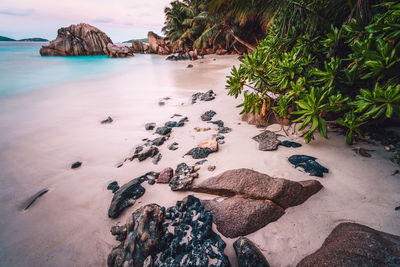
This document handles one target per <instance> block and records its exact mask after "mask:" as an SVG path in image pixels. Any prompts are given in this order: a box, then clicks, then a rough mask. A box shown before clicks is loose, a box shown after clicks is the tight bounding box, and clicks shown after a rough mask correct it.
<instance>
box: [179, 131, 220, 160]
mask: <svg viewBox="0 0 400 267" xmlns="http://www.w3.org/2000/svg"><path fill="white" fill-rule="evenodd" d="M220 138H221V137H220ZM218 140H221V139H218ZM217 151H218V142H217V136H216V135H215V136H213V137H211V138H210V139H208V140H206V141H203V142H201V143H200V144H198V146H197V147H195V148H192V149H191V150H189V151H188V152H187V153H186V154H185V156H186V155H189V156H192V158H194V159H204V158H206V157H208V155H210V154H211V153H214V152H217Z"/></svg>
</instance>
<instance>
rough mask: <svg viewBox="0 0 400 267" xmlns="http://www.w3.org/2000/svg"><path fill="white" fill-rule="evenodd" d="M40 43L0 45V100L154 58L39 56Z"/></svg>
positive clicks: (1, 43) (124, 67) (114, 70)
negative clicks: (0, 98)
mask: <svg viewBox="0 0 400 267" xmlns="http://www.w3.org/2000/svg"><path fill="white" fill-rule="evenodd" d="M46 44H47V43H41V42H0V97H5V96H12V95H16V94H21V93H24V92H28V91H32V90H35V89H38V88H43V87H48V86H51V85H57V84H59V83H63V82H66V81H74V80H78V79H83V78H92V77H96V76H103V75H108V74H112V73H113V72H118V71H120V70H124V69H126V68H132V67H133V66H140V64H141V63H143V62H144V61H154V60H159V59H157V58H153V57H149V56H147V57H146V56H144V55H136V56H135V57H133V58H108V57H107V56H69V57H67V56H62V57H42V56H40V54H39V50H40V48H41V46H42V45H46Z"/></svg>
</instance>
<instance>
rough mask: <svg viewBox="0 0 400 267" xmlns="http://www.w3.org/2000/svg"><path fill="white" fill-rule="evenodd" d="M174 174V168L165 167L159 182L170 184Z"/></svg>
mask: <svg viewBox="0 0 400 267" xmlns="http://www.w3.org/2000/svg"><path fill="white" fill-rule="evenodd" d="M173 176H174V170H173V169H172V168H165V169H164V170H162V171H161V172H160V175H159V176H158V179H157V183H159V184H168V183H169V181H170V180H171V178H172V177H173Z"/></svg>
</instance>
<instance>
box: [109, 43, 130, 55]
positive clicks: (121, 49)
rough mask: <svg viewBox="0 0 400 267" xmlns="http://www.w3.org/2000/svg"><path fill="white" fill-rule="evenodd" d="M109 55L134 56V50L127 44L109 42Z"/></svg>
mask: <svg viewBox="0 0 400 267" xmlns="http://www.w3.org/2000/svg"><path fill="white" fill-rule="evenodd" d="M107 55H108V56H109V57H133V56H134V55H133V52H132V50H131V49H130V48H129V47H127V46H118V45H115V44H111V43H109V44H108V45H107Z"/></svg>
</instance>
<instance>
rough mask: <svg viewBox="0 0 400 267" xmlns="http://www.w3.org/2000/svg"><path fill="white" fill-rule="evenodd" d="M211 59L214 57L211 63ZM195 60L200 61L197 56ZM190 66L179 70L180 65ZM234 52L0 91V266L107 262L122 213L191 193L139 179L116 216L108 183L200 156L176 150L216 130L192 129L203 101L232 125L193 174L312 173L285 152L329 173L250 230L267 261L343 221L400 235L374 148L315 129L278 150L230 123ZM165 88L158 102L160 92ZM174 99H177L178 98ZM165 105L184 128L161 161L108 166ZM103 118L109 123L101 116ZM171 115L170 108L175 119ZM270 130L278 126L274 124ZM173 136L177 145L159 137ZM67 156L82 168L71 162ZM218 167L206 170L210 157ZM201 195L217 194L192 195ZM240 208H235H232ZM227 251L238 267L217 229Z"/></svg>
mask: <svg viewBox="0 0 400 267" xmlns="http://www.w3.org/2000/svg"><path fill="white" fill-rule="evenodd" d="M212 58H217V60H216V61H213V60H212ZM201 62H204V63H201ZM189 63H190V64H193V65H194V68H192V69H186V65H187V64H189ZM232 64H237V61H236V57H231V56H226V57H218V56H211V57H209V58H207V59H205V60H199V61H196V62H195V63H192V62H168V63H163V64H160V65H154V66H152V67H147V68H146V67H144V69H143V71H141V72H140V73H137V72H134V71H129V70H127V72H126V73H124V74H121V75H118V76H115V77H111V78H102V79H96V80H86V81H81V82H79V83H78V82H76V83H70V84H64V85H62V86H60V87H59V88H48V89H43V90H41V91H39V92H34V93H31V94H29V95H25V96H20V97H14V98H12V99H9V100H2V102H1V105H0V127H1V129H2V133H1V134H0V138H1V139H0V149H1V150H0V170H1V171H0V214H1V217H0V265H1V266H105V265H106V258H107V255H108V253H109V252H110V251H111V249H112V247H113V246H115V245H117V244H118V242H117V241H116V240H114V238H113V236H111V234H110V232H109V229H110V227H111V226H113V225H115V224H116V223H123V222H125V219H126V217H127V216H129V214H130V213H132V212H133V211H134V210H135V209H136V208H138V207H139V206H141V205H145V204H148V203H157V204H160V205H164V206H172V205H174V204H175V202H176V201H177V200H181V199H182V198H183V197H184V196H186V195H188V194H190V192H172V191H171V190H170V189H169V187H168V185H160V184H156V185H153V186H150V185H148V184H147V183H145V184H143V185H144V187H145V188H146V193H145V194H144V196H143V197H142V198H140V199H139V200H138V202H137V203H136V204H135V205H134V206H133V207H131V208H129V209H127V210H126V212H124V214H123V215H122V216H120V218H118V219H116V220H111V219H109V218H108V217H107V211H108V207H109V204H110V201H111V198H112V193H111V192H110V191H107V190H106V187H107V185H108V184H109V183H110V182H111V181H113V180H117V181H118V182H119V184H120V185H122V184H124V183H126V182H128V181H129V180H131V179H133V178H136V177H139V176H140V175H142V174H144V173H146V172H148V171H161V170H162V169H163V168H165V167H172V168H175V167H176V165H177V164H178V163H180V162H186V163H188V164H194V162H196V161H197V160H194V159H191V158H189V157H185V158H182V156H183V155H184V154H185V153H186V152H187V151H188V150H189V149H191V148H193V147H195V146H196V145H197V144H198V143H199V142H200V141H203V140H205V139H207V138H208V137H209V136H211V135H212V134H213V133H216V131H215V130H212V131H208V132H196V131H194V129H193V128H194V127H211V128H216V127H214V125H212V126H210V124H207V123H205V122H202V121H201V120H200V115H201V114H202V113H204V112H205V111H207V110H210V109H213V110H215V111H216V112H217V115H216V116H215V117H214V119H221V120H223V121H224V122H225V124H226V126H228V127H231V128H232V129H233V131H232V132H231V133H229V134H226V135H225V142H226V143H225V144H224V145H221V146H220V150H219V151H218V152H217V153H214V154H211V155H210V156H209V157H208V162H206V163H205V164H204V165H203V167H202V169H201V170H200V171H199V174H200V178H199V179H198V180H196V182H199V181H203V180H205V179H207V178H208V177H211V176H213V175H216V174H218V173H221V172H223V171H226V170H229V169H234V168H252V169H254V170H257V171H260V172H263V173H267V174H269V175H271V176H275V177H281V178H286V179H291V180H295V181H301V180H308V179H314V177H310V176H308V174H305V173H303V172H301V171H299V170H296V169H294V168H293V167H292V166H291V165H290V164H289V163H288V161H287V158H288V157H289V156H291V155H293V154H306V155H310V156H315V157H317V158H318V159H319V160H318V161H319V162H320V163H321V164H322V165H324V166H326V167H328V168H329V169H330V172H329V174H328V175H325V177H324V178H322V179H319V180H320V181H321V183H322V184H323V185H324V188H323V189H322V190H321V191H320V192H319V193H317V194H316V195H314V196H312V197H311V198H310V199H308V200H307V201H306V202H305V203H304V204H302V205H300V206H297V207H292V208H289V209H287V210H286V214H285V215H284V216H282V217H281V218H280V219H279V220H278V221H276V222H274V223H271V224H269V225H267V226H266V227H264V228H263V229H260V230H259V231H257V232H255V233H253V234H250V235H249V236H248V237H249V238H250V239H251V240H252V241H254V242H255V243H256V244H257V245H258V246H259V247H260V249H261V250H262V251H263V253H264V254H265V256H266V258H267V259H268V261H269V262H270V264H271V266H294V265H296V264H297V262H298V261H300V260H301V259H302V258H303V257H304V256H306V255H308V254H310V253H312V252H314V251H315V250H316V249H317V248H319V247H320V246H321V244H322V242H323V241H324V239H325V238H326V237H327V236H328V234H329V233H330V232H331V230H332V229H333V228H334V227H335V226H336V225H337V224H339V223H340V222H344V221H352V222H357V223H361V224H365V225H367V226H370V227H373V228H375V229H377V230H381V231H385V232H388V233H391V234H396V235H400V227H399V226H400V212H399V211H395V210H394V208H395V207H396V206H398V205H400V202H399V201H400V194H399V192H400V180H399V179H400V178H399V176H391V173H392V172H393V171H394V170H395V169H397V168H398V166H396V165H394V164H393V163H392V162H390V161H389V157H390V153H388V152H385V151H384V148H383V147H382V146H370V145H365V144H362V146H363V147H364V148H368V149H375V150H376V151H375V152H371V154H372V158H363V157H361V156H359V155H356V154H355V153H354V152H353V151H352V150H351V148H349V147H348V146H346V145H345V143H344V137H343V136H337V135H336V134H335V133H330V134H329V139H328V140H324V139H321V138H317V140H316V141H314V142H313V143H311V144H310V145H304V142H303V141H302V139H301V138H298V137H291V138H293V139H294V140H296V141H300V142H301V143H303V147H301V148H297V149H292V148H285V147H280V148H279V149H278V151H275V152H262V151H258V150H257V144H256V142H254V141H253V140H252V139H251V137H252V136H254V135H256V134H258V133H259V132H260V129H257V128H256V127H255V126H252V125H247V124H246V123H243V122H242V123H241V124H240V125H239V124H238V123H239V122H240V121H239V116H238V112H239V110H237V109H235V108H234V107H235V106H236V105H237V104H238V103H239V102H240V100H236V99H234V98H232V97H229V96H227V95H226V90H225V89H224V84H225V76H226V75H227V74H228V73H229V71H230V66H231V65H232ZM209 89H213V90H214V91H215V92H216V93H217V98H216V100H214V101H211V102H198V103H197V104H195V105H192V104H191V99H190V96H191V95H192V94H193V93H194V92H198V91H207V90H209ZM167 96H168V97H171V100H168V101H166V105H165V106H158V104H157V102H158V100H159V99H161V98H163V97H167ZM181 103H184V104H183V105H181ZM174 113H178V114H182V115H184V116H188V117H189V120H190V121H189V122H188V123H186V125H185V126H184V127H182V128H175V129H173V133H172V135H171V138H170V139H169V140H168V141H167V142H166V144H164V145H163V146H162V147H161V153H162V155H163V157H162V160H161V161H160V163H159V164H158V165H154V164H153V163H152V162H151V159H147V160H146V161H144V162H141V163H139V162H137V161H133V162H128V163H126V164H125V165H124V166H123V167H122V168H116V165H117V164H118V163H119V162H120V161H121V160H123V159H124V158H125V157H126V156H128V154H129V152H130V151H131V149H132V148H133V147H134V146H135V145H136V144H138V143H140V141H141V139H142V138H146V137H152V135H151V133H150V132H146V131H145V130H144V124H145V123H147V122H157V123H159V124H162V123H164V122H166V121H168V120H170V119H169V117H170V116H172V115H173V114H174ZM107 116H111V117H112V118H113V119H114V120H115V121H114V122H113V123H112V124H110V125H102V124H100V123H99V122H100V121H101V120H103V119H105V118H107ZM178 119H179V118H178V117H177V118H174V120H178ZM270 128H271V129H274V130H277V129H279V127H277V126H276V125H274V126H271V127H270ZM172 142H178V143H179V149H178V150H176V151H169V150H168V149H167V146H168V145H169V144H170V143H172ZM75 161H82V162H83V166H82V167H81V168H79V169H77V170H71V169H70V166H71V164H72V163H73V162H75ZM210 164H212V165H216V166H217V168H216V170H215V171H214V172H213V173H210V172H209V171H208V170H207V167H208V165H210ZM42 188H49V189H50V191H49V192H48V193H47V194H45V195H44V196H42V197H41V198H40V199H38V200H37V202H36V203H34V204H33V205H32V206H31V207H30V208H29V210H28V211H25V212H21V211H20V210H19V207H20V205H21V204H22V203H23V202H24V201H25V200H26V199H27V198H28V197H29V196H31V195H33V194H34V193H36V192H37V191H39V190H40V189H42ZM195 195H196V196H198V197H200V198H212V197H214V196H210V195H205V194H195ZM238 216H240V214H238ZM224 240H225V241H226V242H227V248H226V251H225V252H226V253H227V254H228V255H229V257H230V261H231V263H232V265H233V266H237V263H236V258H235V256H234V250H233V247H232V243H233V241H234V240H233V239H226V238H224Z"/></svg>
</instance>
